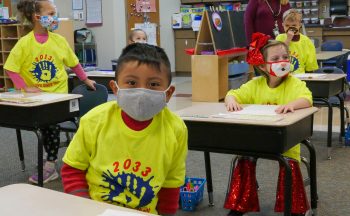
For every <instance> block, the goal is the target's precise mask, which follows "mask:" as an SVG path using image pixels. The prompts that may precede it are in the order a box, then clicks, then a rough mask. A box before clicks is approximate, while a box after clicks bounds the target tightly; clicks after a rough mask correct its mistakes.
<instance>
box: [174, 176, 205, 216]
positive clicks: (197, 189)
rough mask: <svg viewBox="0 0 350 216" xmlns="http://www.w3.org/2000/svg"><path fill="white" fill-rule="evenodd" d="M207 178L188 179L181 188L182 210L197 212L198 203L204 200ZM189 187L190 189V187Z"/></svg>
mask: <svg viewBox="0 0 350 216" xmlns="http://www.w3.org/2000/svg"><path fill="white" fill-rule="evenodd" d="M205 182H206V180H205V178H186V179H185V185H184V186H182V187H181V190H180V199H181V208H182V210H184V211H195V210H196V207H197V205H198V203H199V202H200V201H202V200H203V192H204V185H205ZM189 185H191V186H190V188H189V187H188V186H189Z"/></svg>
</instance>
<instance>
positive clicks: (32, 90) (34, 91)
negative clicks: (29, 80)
mask: <svg viewBox="0 0 350 216" xmlns="http://www.w3.org/2000/svg"><path fill="white" fill-rule="evenodd" d="M23 89H24V91H25V92H28V93H38V92H41V89H39V88H37V87H24V88H23Z"/></svg>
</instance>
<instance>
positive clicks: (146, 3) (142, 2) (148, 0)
mask: <svg viewBox="0 0 350 216" xmlns="http://www.w3.org/2000/svg"><path fill="white" fill-rule="evenodd" d="M136 11H137V12H138V13H145V12H146V13H147V12H157V8H156V0H136Z"/></svg>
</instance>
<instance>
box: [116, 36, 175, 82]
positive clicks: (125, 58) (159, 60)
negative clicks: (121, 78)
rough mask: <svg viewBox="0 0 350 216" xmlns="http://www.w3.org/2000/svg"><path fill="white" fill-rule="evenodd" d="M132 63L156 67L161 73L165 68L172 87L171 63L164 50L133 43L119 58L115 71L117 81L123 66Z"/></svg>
mask: <svg viewBox="0 0 350 216" xmlns="http://www.w3.org/2000/svg"><path fill="white" fill-rule="evenodd" d="M131 61H136V62H138V65H141V64H146V65H148V66H151V67H154V68H155V69H156V70H157V71H159V72H161V71H162V70H161V69H162V67H163V68H164V69H165V70H166V73H167V77H168V81H169V83H168V85H170V83H171V79H172V77H171V71H170V62H169V59H168V56H167V55H166V53H165V51H164V50H163V49H162V48H160V47H158V46H154V45H150V44H144V43H133V44H130V45H128V46H127V47H125V48H124V49H123V51H122V54H121V55H120V56H119V58H118V64H117V67H116V70H115V78H116V80H118V73H119V72H120V71H121V70H122V68H123V66H124V65H125V64H126V63H128V62H131Z"/></svg>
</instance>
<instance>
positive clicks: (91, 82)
mask: <svg viewBox="0 0 350 216" xmlns="http://www.w3.org/2000/svg"><path fill="white" fill-rule="evenodd" d="M84 84H85V85H87V86H88V87H89V88H90V89H92V90H94V91H95V90H96V87H95V84H96V82H95V81H94V80H91V79H89V78H87V79H86V80H84Z"/></svg>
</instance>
